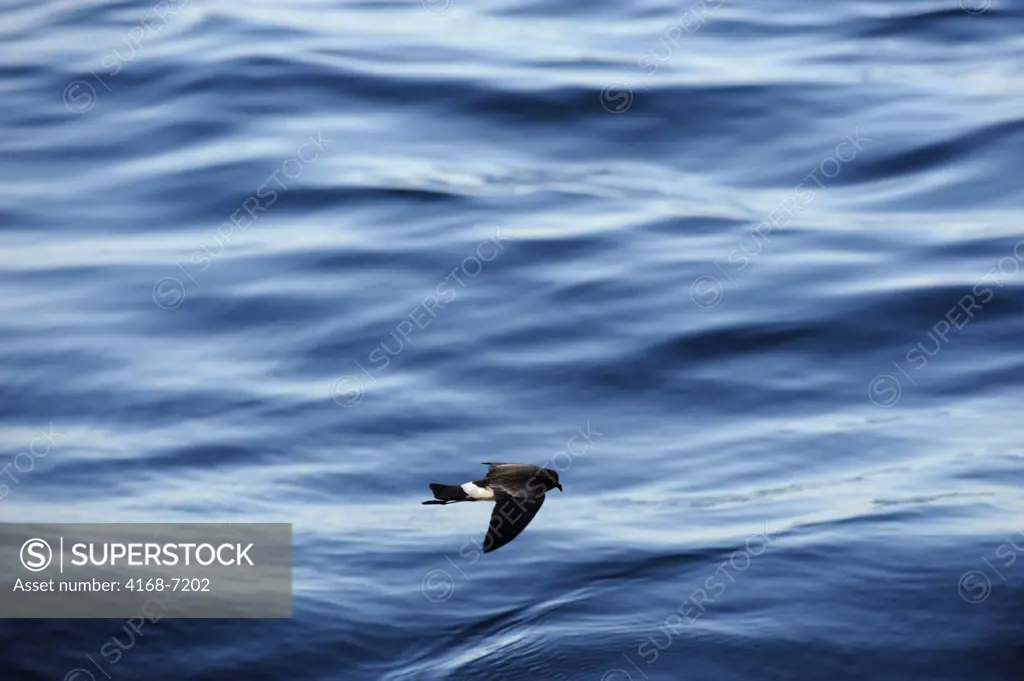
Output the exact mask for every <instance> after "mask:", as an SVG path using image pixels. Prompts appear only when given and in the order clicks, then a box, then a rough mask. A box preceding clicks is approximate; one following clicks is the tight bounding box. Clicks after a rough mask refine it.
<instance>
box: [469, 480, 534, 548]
mask: <svg viewBox="0 0 1024 681" xmlns="http://www.w3.org/2000/svg"><path fill="white" fill-rule="evenodd" d="M543 505H544V493H543V492H540V493H539V494H533V495H531V494H527V493H525V492H521V493H518V494H510V493H509V492H507V491H505V490H501V489H498V490H495V492H494V510H493V511H491V522H490V525H488V527H487V536H486V537H485V538H484V553H490V552H491V551H494V550H495V549H500V548H501V547H502V546H504V545H505V544H507V543H509V542H510V541H512V540H513V539H515V538H516V537H518V536H519V534H520V533H521V532H522V531H523V530H525V529H526V526H527V525H529V524H530V521H531V520H533V516H535V515H537V511H539V510H540V507H541V506H543Z"/></svg>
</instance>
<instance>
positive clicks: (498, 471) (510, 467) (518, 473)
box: [484, 462, 540, 479]
mask: <svg viewBox="0 0 1024 681" xmlns="http://www.w3.org/2000/svg"><path fill="white" fill-rule="evenodd" d="M484 465H485V466H487V477H488V478H491V477H494V476H497V477H501V478H511V479H514V478H522V479H526V478H529V477H532V476H533V475H535V474H536V473H537V471H538V470H540V469H538V468H537V467H536V466H533V465H530V464H528V463H494V462H484Z"/></svg>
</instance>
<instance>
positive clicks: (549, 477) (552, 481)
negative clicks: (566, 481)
mask: <svg viewBox="0 0 1024 681" xmlns="http://www.w3.org/2000/svg"><path fill="white" fill-rule="evenodd" d="M541 472H542V473H543V475H541V479H542V480H543V481H544V487H546V488H547V489H554V488H556V487H557V488H558V491H559V492H561V491H563V490H562V484H561V483H560V482H559V481H558V471H556V470H552V469H550V468H543V469H541Z"/></svg>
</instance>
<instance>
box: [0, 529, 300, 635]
mask: <svg viewBox="0 0 1024 681" xmlns="http://www.w3.org/2000/svg"><path fill="white" fill-rule="evenodd" d="M291 616H292V526H291V524H289V523H103V524H100V523H88V524H59V525H58V524H53V525H43V524H0V618H79V617H89V618H92V617H110V618H120V617H148V618H150V619H154V620H155V619H161V618H165V617H168V618H211V617H215V618H288V617H291Z"/></svg>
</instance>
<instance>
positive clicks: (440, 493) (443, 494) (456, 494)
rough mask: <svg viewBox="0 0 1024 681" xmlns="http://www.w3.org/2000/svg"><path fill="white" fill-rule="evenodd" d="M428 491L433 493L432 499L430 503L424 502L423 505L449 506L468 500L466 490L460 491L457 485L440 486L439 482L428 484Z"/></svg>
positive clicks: (460, 488)
mask: <svg viewBox="0 0 1024 681" xmlns="http://www.w3.org/2000/svg"><path fill="white" fill-rule="evenodd" d="M430 491H431V492H433V493H434V498H433V499H431V500H430V501H424V502H423V503H424V504H450V503H452V502H455V501H469V500H470V498H469V495H467V494H466V490H464V489H462V487H460V486H459V485H442V484H441V483H439V482H432V483H430Z"/></svg>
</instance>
